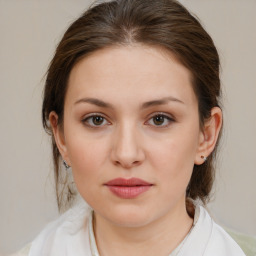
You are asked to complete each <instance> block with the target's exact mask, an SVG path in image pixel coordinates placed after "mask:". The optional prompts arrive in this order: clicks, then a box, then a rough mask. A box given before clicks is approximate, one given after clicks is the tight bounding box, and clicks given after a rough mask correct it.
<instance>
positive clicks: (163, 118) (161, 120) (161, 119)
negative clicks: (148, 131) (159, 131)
mask: <svg viewBox="0 0 256 256" xmlns="http://www.w3.org/2000/svg"><path fill="white" fill-rule="evenodd" d="M172 122H175V121H174V119H173V118H172V117H170V116H168V115H166V114H156V115H154V116H152V117H151V118H150V119H149V120H148V121H147V124H149V125H152V126H155V127H157V126H158V127H159V128H161V127H162V128H164V127H168V126H169V125H170V124H171V123H172Z"/></svg>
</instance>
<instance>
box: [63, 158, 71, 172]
mask: <svg viewBox="0 0 256 256" xmlns="http://www.w3.org/2000/svg"><path fill="white" fill-rule="evenodd" d="M63 165H64V166H65V168H66V170H67V169H69V168H70V166H69V165H68V164H67V162H66V161H65V160H63Z"/></svg>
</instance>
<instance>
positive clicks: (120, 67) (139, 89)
mask: <svg viewBox="0 0 256 256" xmlns="http://www.w3.org/2000/svg"><path fill="white" fill-rule="evenodd" d="M191 81H192V79H191V73H190V71H189V70H188V69H187V68H186V67H185V66H183V65H182V64H181V63H180V62H179V61H178V60H177V59H176V58H175V56H174V55H173V54H172V53H170V52H168V51H167V50H164V49H163V48H160V47H149V46H145V45H138V44H137V45H130V46H112V47H108V48H104V49H101V50H98V51H96V52H93V53H92V54H90V55H89V56H86V57H84V58H83V59H82V60H80V61H79V62H78V63H77V64H76V65H75V66H74V67H73V69H72V70H71V73H70V77H69V82H68V92H67V94H68V97H71V98H77V97H79V96H81V97H82V96H88V94H89V96H93V97H97V96H99V97H104V98H107V97H112V98H113V97H124V98H127V97H128V96H130V95H133V98H136V95H138V94H139V95H140V98H141V99H142V98H152V97H153V96H155V97H163V96H167V94H171V95H170V96H173V97H177V98H182V99H183V101H186V102H190V101H193V100H195V95H194V92H193V88H192V82H191ZM112 100H113V99H112Z"/></svg>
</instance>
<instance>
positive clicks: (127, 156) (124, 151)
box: [111, 124, 145, 169]
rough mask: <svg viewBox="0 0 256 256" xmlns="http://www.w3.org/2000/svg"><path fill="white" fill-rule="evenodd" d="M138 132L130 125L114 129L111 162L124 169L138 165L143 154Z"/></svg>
mask: <svg viewBox="0 0 256 256" xmlns="http://www.w3.org/2000/svg"><path fill="white" fill-rule="evenodd" d="M139 137H141V136H140V135H139V132H138V130H137V129H136V128H135V127H132V126H131V125H130V124H123V125H121V126H120V127H118V128H117V129H116V132H115V134H114V139H113V147H112V151H111V160H112V161H113V163H114V164H115V165H119V166H121V167H123V168H125V169H130V168H132V167H135V166H138V165H140V164H141V163H142V162H143V161H144V159H145V154H144V150H143V148H142V145H141V138H139Z"/></svg>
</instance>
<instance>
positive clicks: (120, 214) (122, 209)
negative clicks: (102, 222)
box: [98, 205, 154, 228]
mask: <svg viewBox="0 0 256 256" xmlns="http://www.w3.org/2000/svg"><path fill="white" fill-rule="evenodd" d="M150 212H151V211H149V210H146V209H142V207H140V206H131V205H129V206H128V205H126V206H120V205H119V206H117V207H112V208H111V210H109V211H107V212H98V213H99V214H100V215H101V216H102V217H103V218H105V219H106V220H108V221H109V222H112V223H113V224H114V225H117V226H120V227H127V228H129V227H130V228H135V227H142V226H145V225H147V224H148V223H150V222H151V221H152V220H153V219H154V218H153V215H152V214H149V213H150Z"/></svg>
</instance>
